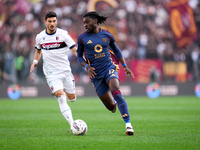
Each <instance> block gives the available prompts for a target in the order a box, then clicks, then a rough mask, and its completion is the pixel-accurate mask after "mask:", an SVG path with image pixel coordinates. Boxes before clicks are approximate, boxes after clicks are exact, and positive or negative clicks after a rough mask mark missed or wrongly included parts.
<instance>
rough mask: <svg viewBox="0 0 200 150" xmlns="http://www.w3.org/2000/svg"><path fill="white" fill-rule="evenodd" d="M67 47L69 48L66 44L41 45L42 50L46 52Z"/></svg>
mask: <svg viewBox="0 0 200 150" xmlns="http://www.w3.org/2000/svg"><path fill="white" fill-rule="evenodd" d="M65 46H67V45H66V44H65V43H64V42H56V43H44V44H41V48H42V49H44V50H52V49H58V48H63V47H65Z"/></svg>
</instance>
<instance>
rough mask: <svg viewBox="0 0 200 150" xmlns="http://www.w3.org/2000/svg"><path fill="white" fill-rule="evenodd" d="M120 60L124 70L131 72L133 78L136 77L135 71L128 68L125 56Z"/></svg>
mask: <svg viewBox="0 0 200 150" xmlns="http://www.w3.org/2000/svg"><path fill="white" fill-rule="evenodd" d="M119 61H120V63H121V64H122V66H123V68H124V71H125V72H126V73H127V74H130V76H131V77H132V78H135V77H134V74H133V72H132V71H131V70H130V69H129V68H128V66H127V65H126V63H125V60H124V58H123V57H121V58H119Z"/></svg>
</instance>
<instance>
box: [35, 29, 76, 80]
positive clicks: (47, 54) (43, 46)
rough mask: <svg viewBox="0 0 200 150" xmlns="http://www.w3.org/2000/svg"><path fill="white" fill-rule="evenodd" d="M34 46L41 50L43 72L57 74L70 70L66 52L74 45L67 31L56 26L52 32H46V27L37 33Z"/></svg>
mask: <svg viewBox="0 0 200 150" xmlns="http://www.w3.org/2000/svg"><path fill="white" fill-rule="evenodd" d="M35 41H36V45H35V48H36V49H38V50H42V58H43V71H44V74H45V75H46V76H47V75H51V74H59V73H62V72H64V71H71V67H70V62H69V60H68V52H69V50H70V49H71V48H73V47H74V46H76V44H75V42H74V40H73V39H72V38H71V36H70V35H69V34H68V32H67V31H65V30H63V29H60V28H57V29H56V32H55V33H53V34H48V33H47V32H46V29H45V30H43V31H42V32H40V33H39V34H37V36H36V38H35Z"/></svg>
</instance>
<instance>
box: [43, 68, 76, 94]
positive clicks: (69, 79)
mask: <svg viewBox="0 0 200 150" xmlns="http://www.w3.org/2000/svg"><path fill="white" fill-rule="evenodd" d="M46 80H47V84H48V85H49V88H50V90H51V92H52V93H53V94H54V93H55V92H56V91H58V90H60V89H63V90H64V91H65V92H67V93H69V94H74V93H75V81H74V76H73V74H72V73H71V72H64V73H61V74H56V75H50V76H46Z"/></svg>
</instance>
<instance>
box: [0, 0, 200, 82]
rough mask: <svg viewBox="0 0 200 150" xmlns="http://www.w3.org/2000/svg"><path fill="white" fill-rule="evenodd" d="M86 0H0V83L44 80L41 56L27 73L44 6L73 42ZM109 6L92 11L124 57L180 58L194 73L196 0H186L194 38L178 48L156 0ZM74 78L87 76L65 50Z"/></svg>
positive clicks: (197, 65) (194, 76)
mask: <svg viewBox="0 0 200 150" xmlns="http://www.w3.org/2000/svg"><path fill="white" fill-rule="evenodd" d="M88 1H89V0H73V1H72V0H29V1H28V0H0V77H1V80H0V82H1V83H2V82H30V83H44V82H45V80H44V75H43V71H42V60H40V62H39V64H38V67H37V70H36V71H35V72H34V73H32V74H29V69H30V65H31V64H32V62H33V56H34V53H35V48H34V47H35V36H36V34H38V33H39V32H40V31H42V30H43V29H44V28H45V24H44V16H45V13H46V12H47V11H55V12H56V13H57V15H58V27H60V28H62V29H65V30H67V31H68V32H69V34H70V35H71V36H72V38H73V39H74V40H75V42H77V38H78V36H79V35H80V34H81V33H82V32H84V28H83V24H82V16H83V14H84V13H86V12H87V11H88ZM116 2H117V4H118V5H117V6H116V7H112V6H110V5H109V4H108V3H106V2H104V1H99V2H98V3H97V4H96V11H98V12H99V13H101V14H104V15H106V16H108V19H107V21H106V22H105V24H104V25H103V26H102V28H106V29H108V30H109V31H110V32H111V33H112V34H113V35H114V37H115V39H116V42H117V44H118V46H119V48H120V49H121V50H122V53H123V56H124V57H125V58H126V60H127V61H128V60H133V59H154V58H156V59H161V60H162V61H163V62H166V61H177V62H178V61H184V62H186V64H187V72H188V73H191V77H190V78H188V81H198V80H199V78H200V73H199V70H200V59H199V58H200V3H199V1H198V0H190V1H189V4H190V6H191V8H192V10H193V13H194V20H195V22H196V26H197V30H198V38H197V40H196V41H194V42H192V43H191V44H190V45H188V46H187V47H184V48H178V47H177V46H176V41H175V40H174V37H173V33H172V31H171V29H170V26H169V14H168V12H167V11H166V9H165V6H164V4H163V3H164V1H162V0H117V1H116ZM69 59H70V62H71V67H72V71H73V74H74V76H75V78H76V82H85V81H88V80H87V79H86V78H85V76H86V73H85V70H84V69H83V68H82V67H81V66H80V65H79V64H78V62H77V60H76V57H75V56H74V55H73V54H72V53H70V57H69Z"/></svg>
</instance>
